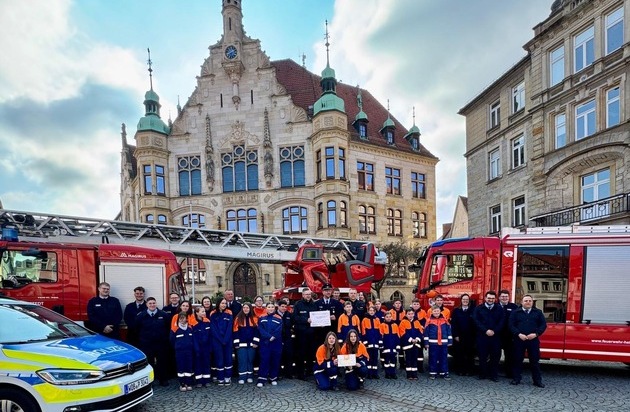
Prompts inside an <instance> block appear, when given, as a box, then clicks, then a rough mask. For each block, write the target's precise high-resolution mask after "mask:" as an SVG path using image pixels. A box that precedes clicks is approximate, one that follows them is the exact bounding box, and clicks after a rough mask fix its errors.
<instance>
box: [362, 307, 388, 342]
mask: <svg viewBox="0 0 630 412" xmlns="http://www.w3.org/2000/svg"><path fill="white" fill-rule="evenodd" d="M361 331H362V332H363V333H362V335H361V341H362V342H363V344H364V345H365V346H366V347H367V348H368V349H372V348H375V349H376V348H380V347H381V346H382V345H383V335H381V321H380V320H379V318H377V317H376V315H375V316H370V315H365V318H363V320H362V321H361Z"/></svg>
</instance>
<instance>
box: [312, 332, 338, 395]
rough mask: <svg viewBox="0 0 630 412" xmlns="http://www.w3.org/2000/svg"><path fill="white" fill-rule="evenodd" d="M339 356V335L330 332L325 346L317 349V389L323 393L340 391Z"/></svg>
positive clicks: (314, 369) (314, 370) (315, 372)
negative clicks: (338, 385)
mask: <svg viewBox="0 0 630 412" xmlns="http://www.w3.org/2000/svg"><path fill="white" fill-rule="evenodd" d="M337 355H339V344H338V343H337V335H335V333H334V332H328V334H327V335H326V340H325V341H324V344H323V345H321V346H320V347H319V348H318V349H317V354H316V362H315V366H314V368H313V372H314V374H315V381H316V382H317V388H318V389H320V390H322V391H336V390H338V388H337V363H338V361H337Z"/></svg>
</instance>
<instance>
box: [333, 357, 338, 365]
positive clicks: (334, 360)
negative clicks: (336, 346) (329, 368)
mask: <svg viewBox="0 0 630 412" xmlns="http://www.w3.org/2000/svg"><path fill="white" fill-rule="evenodd" d="M337 363H338V362H337V358H335V359H333V364H334V365H335V366H337Z"/></svg>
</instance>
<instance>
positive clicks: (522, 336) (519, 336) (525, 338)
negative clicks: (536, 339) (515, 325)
mask: <svg viewBox="0 0 630 412" xmlns="http://www.w3.org/2000/svg"><path fill="white" fill-rule="evenodd" d="M518 338H519V339H520V340H522V341H526V340H527V339H528V338H527V335H525V334H523V333H519V334H518Z"/></svg>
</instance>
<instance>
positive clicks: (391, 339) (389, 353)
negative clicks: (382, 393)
mask: <svg viewBox="0 0 630 412" xmlns="http://www.w3.org/2000/svg"><path fill="white" fill-rule="evenodd" d="M380 327H381V334H382V335H383V347H382V348H381V356H382V357H383V359H382V362H383V368H384V369H385V379H396V354H397V353H398V351H399V350H400V346H399V342H400V339H399V337H398V325H396V323H395V322H394V321H393V320H392V313H391V312H387V313H386V314H385V320H384V321H383V322H382V323H381V326H380Z"/></svg>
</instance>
